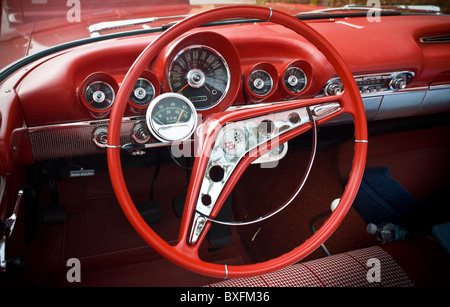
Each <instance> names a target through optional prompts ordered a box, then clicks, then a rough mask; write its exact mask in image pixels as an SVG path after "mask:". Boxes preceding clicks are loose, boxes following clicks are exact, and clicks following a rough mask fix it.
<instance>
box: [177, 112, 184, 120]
mask: <svg viewBox="0 0 450 307" xmlns="http://www.w3.org/2000/svg"><path fill="white" fill-rule="evenodd" d="M183 113H184V110H181V113H180V115H179V116H178V119H177V123H178V122H179V121H180V119H181V115H183Z"/></svg>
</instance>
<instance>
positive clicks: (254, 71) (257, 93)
mask: <svg viewBox="0 0 450 307" xmlns="http://www.w3.org/2000/svg"><path fill="white" fill-rule="evenodd" d="M257 73H263V74H265V75H266V77H268V78H269V80H270V86H269V89H268V90H267V92H265V93H259V92H258V91H257V90H261V89H258V87H257V85H256V84H254V82H255V80H253V82H252V77H253V76H254V75H255V74H257ZM258 79H260V80H261V81H263V82H265V80H262V79H261V78H258ZM247 84H248V87H249V89H250V90H251V91H252V93H253V94H254V95H256V96H258V97H264V96H267V95H269V94H270V93H271V92H272V90H273V79H272V76H271V75H270V73H269V72H267V71H266V70H264V69H255V70H253V71H252V72H251V73H250V75H249V76H248V78H247ZM264 86H266V84H263V86H262V87H264ZM253 87H255V88H256V89H254V88H253Z"/></svg>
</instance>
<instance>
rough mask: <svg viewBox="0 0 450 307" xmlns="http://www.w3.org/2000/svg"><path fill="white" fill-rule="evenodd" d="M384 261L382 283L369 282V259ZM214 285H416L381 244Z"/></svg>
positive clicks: (381, 275) (381, 266)
mask: <svg viewBox="0 0 450 307" xmlns="http://www.w3.org/2000/svg"><path fill="white" fill-rule="evenodd" d="M371 258H376V259H378V260H379V261H380V277H381V279H380V282H369V281H368V278H367V273H368V271H369V270H370V269H371V268H372V267H373V266H372V265H369V266H368V260H369V259H371ZM209 286H210V287H236V286H241V287H242V286H244V287H246V286H248V287H258V286H260V287H412V286H414V284H413V283H412V282H411V280H410V279H409V278H408V276H407V275H406V273H405V271H404V270H403V269H402V268H401V267H400V266H399V265H398V264H397V263H396V262H395V260H394V259H393V258H392V257H391V256H390V255H389V254H388V253H387V252H385V251H384V250H383V249H382V248H381V247H378V246H374V247H369V248H365V249H360V250H356V251H352V252H348V253H343V254H339V255H333V256H329V257H326V258H321V259H318V260H313V261H309V262H305V263H299V264H296V265H293V266H290V267H288V268H285V269H282V270H279V271H277V272H274V273H269V274H265V275H261V276H257V277H251V278H237V279H230V280H225V281H223V282H219V283H215V284H212V285H209Z"/></svg>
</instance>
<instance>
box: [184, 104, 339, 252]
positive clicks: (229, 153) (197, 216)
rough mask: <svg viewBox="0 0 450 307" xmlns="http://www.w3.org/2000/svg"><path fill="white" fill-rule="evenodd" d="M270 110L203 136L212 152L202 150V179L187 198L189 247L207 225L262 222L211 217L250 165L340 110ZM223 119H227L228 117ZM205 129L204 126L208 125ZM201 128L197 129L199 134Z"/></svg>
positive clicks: (332, 106) (335, 106)
mask: <svg viewBox="0 0 450 307" xmlns="http://www.w3.org/2000/svg"><path fill="white" fill-rule="evenodd" d="M255 109H256V108H255ZM270 109H271V110H274V111H272V113H269V114H266V115H261V116H257V117H251V118H248V119H241V120H237V121H232V122H227V123H225V124H224V125H223V126H221V128H219V129H220V130H219V131H218V133H216V134H207V135H209V137H213V138H215V140H214V141H210V140H209V139H205V140H204V142H205V144H208V143H211V144H213V145H212V149H211V151H210V152H209V154H207V152H206V151H205V147H206V146H203V148H202V150H201V152H202V153H203V154H205V155H206V154H207V157H206V158H207V163H206V167H205V168H204V170H201V171H200V173H203V176H202V178H201V184H200V185H199V189H198V191H193V192H192V193H191V194H190V195H189V196H190V197H194V198H196V202H195V207H194V208H193V210H194V214H193V220H192V226H191V229H190V231H189V235H188V239H187V241H188V242H189V244H196V243H197V241H198V239H199V237H200V235H201V234H202V232H203V230H204V229H205V226H206V224H207V223H208V222H216V223H219V224H226V225H247V224H250V223H255V222H259V221H261V220H263V219H265V218H264V217H261V218H259V219H256V220H252V221H239V222H229V221H217V220H215V216H216V215H217V213H218V212H219V210H220V208H221V206H222V204H223V201H224V200H225V199H226V198H227V197H228V194H229V192H230V190H231V189H232V188H233V187H234V185H235V183H236V182H237V180H238V179H239V177H240V175H242V173H243V171H244V170H245V169H246V168H247V167H248V165H250V163H252V162H253V161H255V160H257V159H258V158H260V157H261V156H263V155H268V154H270V152H272V151H273V150H279V147H282V146H287V139H290V138H292V137H294V136H297V135H299V134H301V133H303V132H305V131H307V130H309V129H310V128H311V127H314V128H315V122H316V121H317V120H319V119H322V118H325V117H326V116H330V115H332V114H334V113H336V112H338V111H339V110H341V106H340V104H339V103H338V102H328V99H327V101H326V102H325V103H321V104H316V105H312V106H310V107H300V108H292V109H288V110H284V111H280V112H276V109H277V106H271V108H270ZM232 113H233V116H232V117H236V118H240V114H239V113H240V111H239V110H238V111H234V112H232ZM226 117H227V118H230V114H227V116H226ZM232 117H231V118H232ZM213 121H214V122H215V123H217V125H219V124H220V122H221V121H220V120H217V118H215V119H214V120H213ZM313 121H314V126H313V125H312V123H313ZM205 125H208V122H206V123H205ZM201 128H202V127H201V126H200V131H201ZM289 132H290V133H289ZM288 133H289V134H288ZM200 146H202V144H200ZM239 164H242V165H241V167H240V168H239V169H236V168H237V167H238V165H239ZM198 165H200V164H198ZM233 174H234V175H233ZM225 188H226V189H225ZM188 202H189V200H188Z"/></svg>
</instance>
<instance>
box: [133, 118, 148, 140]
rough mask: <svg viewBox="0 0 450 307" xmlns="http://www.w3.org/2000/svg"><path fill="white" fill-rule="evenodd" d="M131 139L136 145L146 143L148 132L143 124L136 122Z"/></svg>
mask: <svg viewBox="0 0 450 307" xmlns="http://www.w3.org/2000/svg"><path fill="white" fill-rule="evenodd" d="M132 138H133V140H134V141H135V142H136V143H139V144H142V143H146V142H147V141H148V140H149V139H150V130H148V128H147V125H146V124H145V122H138V123H136V124H135V125H134V127H133V134H132Z"/></svg>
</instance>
